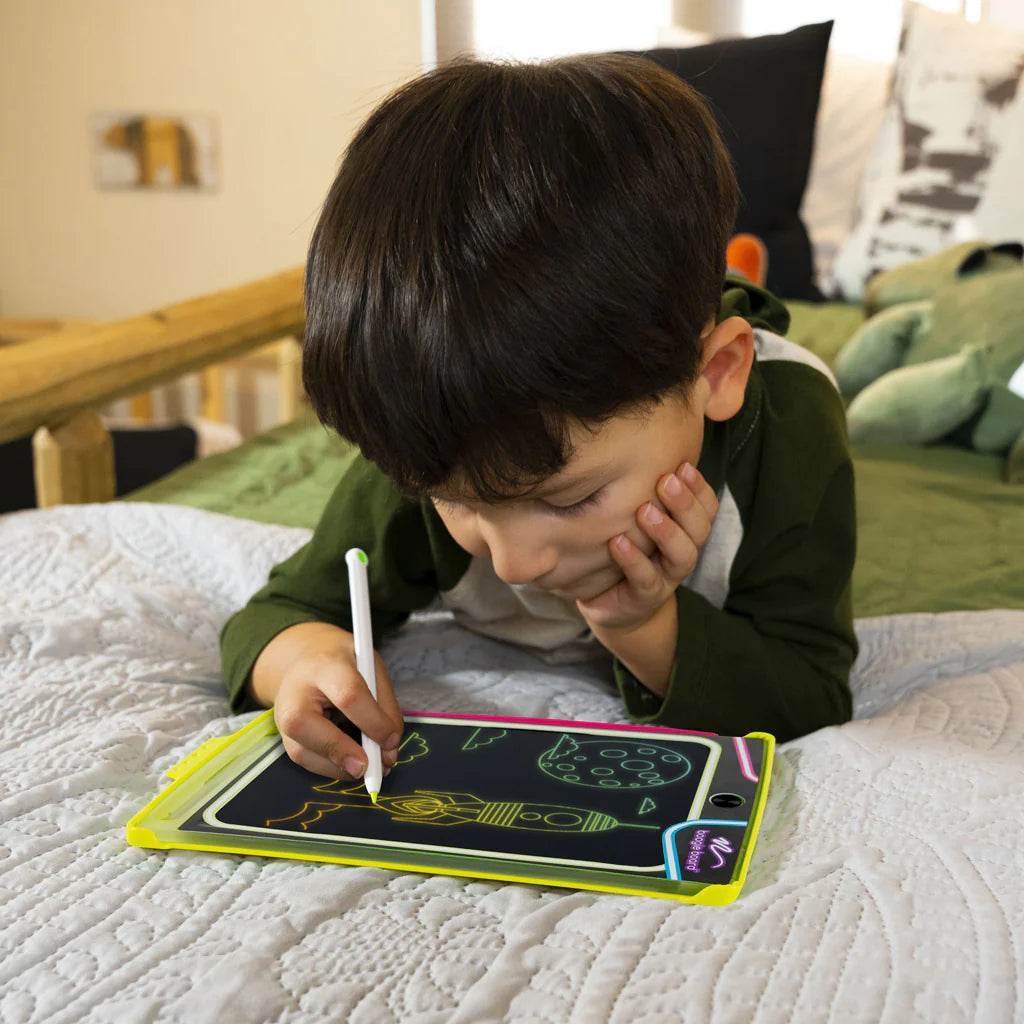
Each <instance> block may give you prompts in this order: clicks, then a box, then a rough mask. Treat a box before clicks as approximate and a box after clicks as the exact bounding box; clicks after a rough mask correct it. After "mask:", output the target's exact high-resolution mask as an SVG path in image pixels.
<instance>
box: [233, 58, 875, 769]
mask: <svg viewBox="0 0 1024 1024" xmlns="http://www.w3.org/2000/svg"><path fill="white" fill-rule="evenodd" d="M736 203H737V193H736V184H735V178H734V176H733V172H732V169H731V166H730V163H729V159H728V156H727V154H726V152H725V150H724V148H723V146H722V143H721V141H720V140H719V137H718V134H717V132H716V129H715V126H714V123H713V121H712V118H711V116H710V115H709V113H708V111H707V108H706V107H705V106H704V104H703V102H702V101H701V100H700V98H699V97H698V95H697V94H696V93H695V92H694V91H693V90H691V89H690V88H689V87H688V86H686V85H685V84H684V83H683V82H682V81H681V80H679V79H677V78H676V77H674V76H673V75H671V74H670V73H668V72H666V71H663V70H661V69H660V68H658V67H657V66H656V65H654V64H653V63H651V62H649V61H647V60H645V59H644V58H640V57H625V56H613V55H602V56H587V57H577V58H566V59H561V60H556V61H551V62H548V63H545V64H540V65H507V64H488V63H481V62H470V63H464V64H460V65H454V66H452V65H449V66H446V67H442V68H439V69H438V70H436V71H434V72H432V73H430V74H428V75H426V76H424V77H422V78H420V79H418V80H416V81H414V82H412V83H410V84H408V85H406V86H405V87H403V88H402V89H400V90H399V91H398V92H396V93H395V94H393V95H392V96H391V97H390V98H388V99H387V100H386V101H385V102H384V103H383V104H382V105H381V106H380V107H379V108H378V109H377V110H376V111H375V112H374V113H373V114H372V115H371V116H370V118H369V119H368V120H367V122H366V123H365V124H364V125H363V127H362V128H361V129H360V131H359V132H358V134H357V135H356V137H355V138H354V140H353V142H352V144H351V145H350V146H349V149H348V151H347V153H346V156H345V159H344V161H343V163H342V166H341V168H340V170H339V172H338V175H337V177H336V179H335V181H334V183H333V185H332V187H331V190H330V193H329V195H328V197H327V200H326V202H325V205H324V208H323V211H322V213H321V217H320V220H319V223H318V224H317V227H316V230H315V232H314V235H313V239H312V242H311V245H310V251H309V260H308V263H307V269H306V286H305V287H306V307H307V326H306V336H305V346H304V358H303V376H304V382H305V385H306V388H307V391H308V392H309V395H310V398H311V401H312V404H313V408H314V410H315V411H316V413H317V415H318V416H319V417H320V419H321V420H322V421H323V422H324V423H325V424H326V425H327V426H329V427H332V428H333V429H335V430H336V431H337V432H338V433H339V434H341V435H342V436H343V437H345V438H347V439H349V440H351V441H353V442H355V444H356V445H358V447H359V449H360V451H361V455H360V454H357V453H354V454H353V456H352V458H351V460H350V463H349V465H348V468H347V470H346V472H345V474H344V477H343V478H342V480H341V482H340V483H339V485H338V487H337V489H336V491H335V492H334V495H333V497H332V498H331V500H330V502H329V504H328V505H327V508H326V510H325V512H324V514H323V517H322V519H321V521H320V524H319V526H318V527H317V530H316V532H315V534H314V536H313V539H312V540H311V541H310V543H309V544H308V545H306V546H305V547H304V548H302V549H301V550H300V551H298V552H297V553H296V554H295V555H293V556H292V557H291V558H289V559H288V560H287V561H285V562H284V563H282V564H281V565H279V566H277V567H276V568H275V569H274V570H273V571H272V573H271V577H270V581H269V582H268V584H267V585H266V586H265V587H264V588H263V589H262V590H261V591H260V592H259V593H257V594H256V595H255V596H254V597H253V598H252V599H251V601H250V602H249V604H248V605H247V606H246V607H245V608H244V609H242V610H241V611H240V612H238V613H237V614H236V615H235V616H234V617H233V618H232V619H231V620H229V622H228V623H227V625H226V626H225V628H224V631H223V634H222V649H223V658H224V666H225V677H226V684H227V687H228V690H229V693H230V695H231V700H232V706H233V707H234V708H235V709H236V710H246V709H249V708H251V707H254V706H257V705H264V706H269V705H273V706H274V708H275V718H276V721H277V725H278V728H279V729H280V731H281V734H282V736H283V739H284V745H285V748H286V749H287V751H288V753H289V755H290V756H291V757H292V758H293V759H294V760H295V761H297V762H298V763H299V764H302V765H303V766H305V767H306V768H308V769H310V770H311V771H314V772H318V773H320V774H323V775H329V776H334V777H339V776H344V775H346V774H347V775H352V776H359V775H360V774H361V773H362V770H363V768H364V766H365V762H364V758H363V753H362V748H361V746H360V745H359V743H358V742H357V741H356V740H353V739H352V738H351V737H350V736H349V735H348V734H347V733H346V732H344V731H343V730H342V729H340V728H338V726H337V725H336V724H335V721H334V717H335V709H337V711H340V712H341V713H343V714H344V716H346V717H347V718H348V719H349V721H350V722H351V723H353V724H354V725H355V726H357V727H358V728H359V729H361V730H363V731H364V732H366V733H368V734H369V735H370V736H372V737H373V738H374V739H376V740H377V741H378V742H379V743H380V744H381V746H382V749H383V755H384V763H385V765H392V764H394V762H395V758H396V755H397V748H398V745H399V740H400V736H401V730H402V716H401V712H400V711H399V705H398V702H397V701H396V699H395V695H394V692H393V689H392V687H391V682H390V678H389V676H388V673H387V669H386V666H385V665H384V664H383V662H382V661H381V659H380V658H379V656H378V659H377V681H378V694H379V698H378V702H376V703H375V702H374V701H373V699H372V698H371V696H370V694H369V692H368V690H367V688H366V686H365V684H364V683H363V681H362V679H361V677H360V676H359V674H358V673H357V671H356V668H355V662H354V656H353V649H352V637H351V634H350V633H349V632H348V629H349V628H350V626H351V619H350V615H349V606H348V586H347V575H346V569H345V563H344V555H345V551H346V550H347V549H348V548H349V547H352V546H360V547H362V548H364V549H365V550H366V551H367V553H368V554H369V556H370V586H371V603H372V606H373V617H374V629H375V633H376V635H378V636H379V635H380V632H381V631H383V630H386V629H390V628H394V627H395V626H397V625H399V624H400V623H401V622H402V621H404V619H405V618H406V617H407V616H408V614H409V613H410V612H411V611H413V610H415V609H418V608H422V607H424V606H426V605H427V604H428V603H429V602H430V601H431V600H432V599H433V598H434V597H435V596H436V595H438V594H440V595H441V597H442V599H443V602H444V604H445V605H446V606H447V607H449V608H450V609H452V611H453V612H454V614H455V617H456V620H457V621H459V622H462V623H463V624H464V625H466V626H467V627H469V628H471V629H476V630H478V631H480V632H483V633H486V634H488V635H491V636H495V637H498V638H500V639H503V640H506V641H508V642H512V643H517V644H520V645H524V646H527V647H529V648H531V649H533V650H535V651H537V652H538V653H540V654H541V655H542V656H545V657H548V658H550V659H562V660H567V659H569V658H574V657H588V656H594V655H595V654H596V655H597V656H602V657H605V658H613V659H614V667H615V677H616V680H617V683H618V686H619V688H620V690H621V692H622V696H623V698H624V700H625V704H626V708H627V711H628V712H629V714H630V715H631V716H632V717H633V718H635V719H637V720H639V721H641V722H651V723H657V724H663V725H671V726H679V727H683V728H692V729H702V730H711V731H716V732H721V733H736V734H742V733H743V732H746V731H750V730H754V729H761V730H766V731H770V732H773V733H775V735H776V736H777V737H778V738H779V739H780V740H785V739H788V738H790V737H793V736H796V735H799V734H801V733H804V732H807V731H810V730H812V729H816V728H819V727H821V726H823V725H827V724H830V723H836V722H841V721H845V720H846V719H848V718H849V715H850V693H849V688H848V675H849V670H850V666H851V664H852V662H853V659H854V656H855V654H856V641H855V638H854V634H853V629H852V624H851V611H850V574H851V571H852V566H853V556H854V508H853V476H852V469H851V463H850V458H849V454H848V451H847V447H846V441H845V427H844V418H843V409H842V405H841V402H840V399H839V396H838V394H837V392H836V390H835V388H834V386H833V383H831V382H830V379H829V375H828V370H827V369H826V368H825V367H824V365H823V364H822V363H821V362H820V361H819V360H817V359H816V358H815V357H814V356H812V355H810V354H809V353H807V352H805V351H804V350H802V349H800V348H798V347H797V346H794V345H791V344H790V343H788V342H786V341H784V340H783V339H782V338H780V337H778V336H777V335H775V334H772V333H771V332H770V330H767V329H765V328H772V327H775V328H777V329H779V330H782V331H784V330H785V329H786V326H787V325H788V314H787V313H786V311H785V309H784V308H783V307H781V306H780V305H779V304H778V303H777V302H776V301H775V300H774V299H773V298H772V297H771V296H769V295H768V294H767V293H765V292H762V291H760V290H759V289H757V288H756V287H754V286H753V285H750V284H749V283H745V284H741V283H739V282H736V283H735V284H733V285H731V286H729V287H727V288H726V289H725V291H724V293H723V283H724V272H725V248H726V243H727V241H728V238H729V235H730V231H731V229H732V225H733V223H734V218H735V213H736ZM730 313H743V314H744V315H745V316H746V317H747V319H743V318H742V317H740V316H736V315H729V314H730ZM752 325H753V326H752Z"/></svg>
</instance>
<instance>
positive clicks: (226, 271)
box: [0, 0, 421, 319]
mask: <svg viewBox="0 0 1024 1024" xmlns="http://www.w3.org/2000/svg"><path fill="white" fill-rule="evenodd" d="M420 66H421V32H420V0H0V312H2V313H3V314H4V315H7V316H38V317H44V316H52V317H64V316H67V317H94V318H104V319H106V318H112V317H119V316H125V315H129V314H132V313H139V312H143V311H145V310H147V309H151V308H154V307H156V306H160V305H163V304H165V303H168V302H172V301H176V300H179V299H183V298H188V297H190V296H193V295H199V294H202V293H204V292H209V291H214V290H216V289H218V288H223V287H229V286H231V285H234V284H238V283H241V282H243V281H247V280H251V279H252V278H256V277H260V276H262V275H264V274H270V273H273V272H274V271H277V270H281V269H283V268H285V267H289V266H294V265H296V264H298V263H301V262H302V261H303V260H304V258H305V249H306V245H307V243H308V239H309V235H310V233H311V231H312V229H313V225H314V223H315V221H316V217H317V213H318V211H319V208H320V204H321V202H322V200H323V197H324V194H325V192H326V190H327V187H328V185H329V184H330V181H331V178H332V176H333V174H334V172H335V170H336V168H337V162H338V159H339V157H340V155H341V152H342V150H343V149H344V146H345V144H346V142H347V140H348V138H349V137H350V136H351V133H352V132H353V130H354V129H355V127H356V126H357V125H358V123H359V122H360V121H361V120H362V118H363V117H365V115H366V114H367V113H368V112H369V110H370V109H371V108H372V107H373V105H374V104H375V103H376V102H377V101H378V100H379V99H380V98H381V97H382V96H383V95H384V94H385V93H386V92H388V91H389V90H390V89H391V88H392V87H394V86H395V85H397V84H398V83H400V82H401V81H403V80H405V79H407V78H409V77H411V76H412V75H414V74H416V73H418V72H419V70H420ZM101 111H139V112H143V113H151V114H192V113H195V114H211V115H214V116H215V117H216V118H217V119H218V121H219V127H220V146H221V152H220V160H219V165H220V175H221V184H220V189H219V190H218V191H217V192H214V193H210V194H197V193H191V192H188V191H180V192H157V191H145V190H140V191H131V192H129V191H117V192H107V191H104V192H101V191H99V190H98V189H97V188H96V186H95V184H94V180H93V166H92V154H91V152H90V149H89V131H88V128H89V117H90V114H91V113H93V112H101Z"/></svg>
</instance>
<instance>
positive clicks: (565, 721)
mask: <svg viewBox="0 0 1024 1024" xmlns="http://www.w3.org/2000/svg"><path fill="white" fill-rule="evenodd" d="M402 714H403V715H423V716H424V717H430V718H473V719H479V720H480V721H482V722H520V723H521V724H523V725H565V726H573V725H585V726H586V727H587V728H588V729H629V730H630V731H632V730H635V729H643V730H644V731H645V732H671V733H684V734H685V735H687V736H717V735H718V733H717V732H698V731H697V730H696V729H670V728H668V727H667V726H658V725H617V724H609V723H608V722H584V721H580V720H579V719H575V718H508V717H503V716H498V715H450V714H446V713H444V712H439V711H407V710H405V709H403V710H402ZM744 749H745V748H744ZM747 763H748V764H750V756H749V754H748V755H747ZM748 778H749V776H748ZM754 781H755V782H756V781H757V778H756V776H755V777H754Z"/></svg>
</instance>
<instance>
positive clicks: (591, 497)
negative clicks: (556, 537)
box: [545, 487, 604, 516]
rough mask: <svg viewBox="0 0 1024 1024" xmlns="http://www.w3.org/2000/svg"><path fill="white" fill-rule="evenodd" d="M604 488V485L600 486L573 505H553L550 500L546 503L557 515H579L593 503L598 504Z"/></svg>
mask: <svg viewBox="0 0 1024 1024" xmlns="http://www.w3.org/2000/svg"><path fill="white" fill-rule="evenodd" d="M603 490H604V488H603V487H599V488H598V489H597V490H596V491H594V492H593V493H592V494H588V495H587V496H586V497H585V498H581V499H580V500H579V501H574V502H573V503H572V504H571V505H551V504H549V503H548V502H545V504H546V505H547V507H548V510H549V511H550V512H553V513H554V514H555V515H556V516H578V515H579V514H580V513H582V512H585V511H586V510H587V509H588V508H590V506H591V505H596V504H597V502H598V500H599V499H600V497H601V492H602V491H603Z"/></svg>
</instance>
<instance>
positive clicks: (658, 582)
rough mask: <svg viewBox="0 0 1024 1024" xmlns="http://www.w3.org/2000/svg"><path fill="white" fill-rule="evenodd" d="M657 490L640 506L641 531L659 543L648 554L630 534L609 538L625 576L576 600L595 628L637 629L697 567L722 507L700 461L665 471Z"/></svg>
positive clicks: (609, 546) (637, 519)
mask: <svg viewBox="0 0 1024 1024" xmlns="http://www.w3.org/2000/svg"><path fill="white" fill-rule="evenodd" d="M656 495H657V499H658V502H659V503H660V505H661V506H662V508H663V509H664V511H662V510H661V509H659V507H658V506H657V505H656V504H654V503H653V502H651V501H646V502H644V504H643V505H641V506H640V508H638V509H637V511H636V522H637V525H638V526H639V528H640V530H641V531H642V532H643V533H644V534H646V535H647V536H648V537H650V539H651V540H652V541H653V542H654V551H653V552H652V553H651V554H650V555H646V554H644V552H643V551H641V550H640V549H639V548H638V547H637V546H636V545H635V544H634V543H633V542H632V541H631V540H630V539H629V538H628V537H627V536H626V535H625V534H624V533H620V534H618V535H616V536H615V537H613V538H612V539H611V540H610V541H609V542H608V550H609V551H610V552H611V556H612V558H613V559H614V561H615V563H616V564H617V565H618V566H619V568H621V569H622V571H623V573H624V574H625V577H626V578H625V579H624V580H621V581H620V582H618V583H616V584H615V586H613V587H610V588H609V589H608V590H606V591H604V593H602V594H598V595H597V597H595V598H592V599H591V600H589V601H577V602H576V605H577V607H578V608H579V610H580V613H581V614H582V615H583V617H584V619H586V620H587V623H588V625H590V627H591V628H593V629H595V630H597V629H627V630H629V629H634V628H636V627H638V626H642V625H643V624H644V623H646V622H647V621H648V620H650V619H651V618H652V616H653V615H654V614H655V612H657V611H658V609H660V608H661V607H662V606H663V605H664V604H665V603H666V601H668V600H669V599H670V598H673V597H674V595H675V591H676V587H678V586H679V584H680V583H682V582H683V580H685V579H686V577H687V576H689V575H690V573H691V572H693V570H694V567H695V566H696V564H697V558H698V556H699V555H700V550H701V548H702V547H704V545H705V543H707V539H708V536H709V534H710V533H711V524H712V523H713V522H714V519H715V515H716V514H717V512H718V498H717V497H716V496H715V492H714V491H713V490H712V489H711V487H710V486H709V485H708V483H707V481H706V480H705V479H704V477H702V476H701V475H700V473H698V472H697V470H696V468H695V467H694V466H691V465H690V463H688V462H685V463H683V465H681V466H680V467H679V469H678V470H677V471H676V472H675V473H669V474H668V475H666V476H663V477H662V478H661V479H660V480H659V481H658V484H657V488H656Z"/></svg>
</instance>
